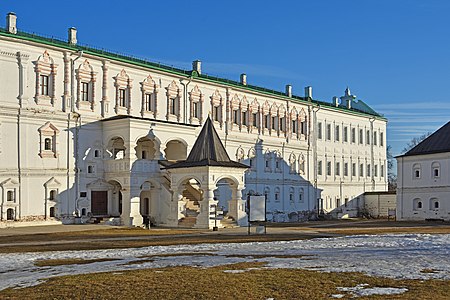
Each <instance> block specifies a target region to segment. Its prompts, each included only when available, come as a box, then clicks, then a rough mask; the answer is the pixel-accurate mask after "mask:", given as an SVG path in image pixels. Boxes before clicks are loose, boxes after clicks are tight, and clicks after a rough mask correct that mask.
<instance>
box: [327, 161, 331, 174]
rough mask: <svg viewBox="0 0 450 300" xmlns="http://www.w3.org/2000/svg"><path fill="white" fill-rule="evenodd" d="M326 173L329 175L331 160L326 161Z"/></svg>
mask: <svg viewBox="0 0 450 300" xmlns="http://www.w3.org/2000/svg"><path fill="white" fill-rule="evenodd" d="M327 175H328V176H331V161H327Z"/></svg>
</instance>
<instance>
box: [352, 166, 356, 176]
mask: <svg viewBox="0 0 450 300" xmlns="http://www.w3.org/2000/svg"><path fill="white" fill-rule="evenodd" d="M352 176H356V163H352Z"/></svg>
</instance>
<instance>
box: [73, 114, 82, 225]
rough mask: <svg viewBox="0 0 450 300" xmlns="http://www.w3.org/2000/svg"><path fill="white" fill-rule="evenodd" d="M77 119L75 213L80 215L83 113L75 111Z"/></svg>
mask: <svg viewBox="0 0 450 300" xmlns="http://www.w3.org/2000/svg"><path fill="white" fill-rule="evenodd" d="M74 117H75V118H76V121H75V181H76V184H75V214H76V216H77V217H78V216H79V212H78V201H79V200H80V167H79V165H78V161H79V159H78V156H79V149H80V146H79V134H80V127H81V115H80V114H78V113H74Z"/></svg>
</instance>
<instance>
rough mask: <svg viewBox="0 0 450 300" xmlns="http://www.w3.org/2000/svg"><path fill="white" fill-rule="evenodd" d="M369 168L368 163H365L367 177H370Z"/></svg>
mask: <svg viewBox="0 0 450 300" xmlns="http://www.w3.org/2000/svg"><path fill="white" fill-rule="evenodd" d="M370 169H371V167H370V164H367V169H366V175H367V177H370Z"/></svg>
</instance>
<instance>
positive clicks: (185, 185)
mask: <svg viewBox="0 0 450 300" xmlns="http://www.w3.org/2000/svg"><path fill="white" fill-rule="evenodd" d="M178 195H179V196H178V197H179V208H178V209H179V213H180V216H179V219H178V220H179V221H178V226H180V227H194V225H195V223H196V222H197V216H198V215H199V213H200V202H201V201H202V199H203V190H202V189H201V186H200V182H199V181H198V180H197V179H195V178H190V179H186V180H184V181H182V183H181V185H180V186H179V188H178ZM180 201H181V202H180Z"/></svg>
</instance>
